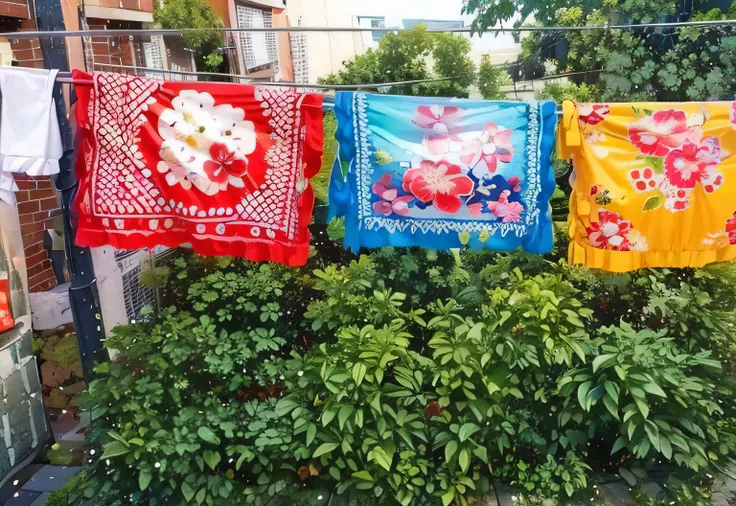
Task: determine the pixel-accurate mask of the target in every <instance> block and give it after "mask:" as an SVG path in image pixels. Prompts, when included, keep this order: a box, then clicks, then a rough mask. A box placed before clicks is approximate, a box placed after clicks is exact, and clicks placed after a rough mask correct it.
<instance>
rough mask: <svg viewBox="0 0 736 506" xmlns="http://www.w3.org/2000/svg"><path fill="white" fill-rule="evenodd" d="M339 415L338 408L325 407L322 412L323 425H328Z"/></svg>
mask: <svg viewBox="0 0 736 506" xmlns="http://www.w3.org/2000/svg"><path fill="white" fill-rule="evenodd" d="M336 415H337V410H335V409H332V408H330V409H325V410H324V411H323V412H322V426H323V427H327V424H329V423H330V422H331V421H332V420H333V419H334V418H335V416H336Z"/></svg>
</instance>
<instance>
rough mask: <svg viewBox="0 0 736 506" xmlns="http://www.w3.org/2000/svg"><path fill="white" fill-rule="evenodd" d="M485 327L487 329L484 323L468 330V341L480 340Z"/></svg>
mask: <svg viewBox="0 0 736 506" xmlns="http://www.w3.org/2000/svg"><path fill="white" fill-rule="evenodd" d="M484 327H485V324H484V323H483V322H480V323H476V324H475V325H473V326H472V327H471V328H470V330H468V335H467V336H466V337H467V338H468V339H473V340H478V339H480V338H481V336H482V332H483V328H484Z"/></svg>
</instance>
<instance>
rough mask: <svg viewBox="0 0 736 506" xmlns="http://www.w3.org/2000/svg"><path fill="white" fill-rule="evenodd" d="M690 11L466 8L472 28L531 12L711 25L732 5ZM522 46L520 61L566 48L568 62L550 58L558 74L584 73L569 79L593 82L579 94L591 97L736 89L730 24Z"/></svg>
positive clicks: (573, 22) (545, 16)
mask: <svg viewBox="0 0 736 506" xmlns="http://www.w3.org/2000/svg"><path fill="white" fill-rule="evenodd" d="M694 7H695V9H694V11H693V12H692V13H683V12H681V11H680V2H678V1H676V0H595V1H589V0H572V1H564V2H557V1H553V2H539V1H537V0H532V1H523V0H502V1H500V2H496V1H491V0H468V1H467V2H466V6H465V8H466V10H467V11H468V12H471V13H475V14H476V15H477V18H476V20H475V25H474V26H475V28H476V29H478V30H482V29H484V28H487V27H489V26H492V25H493V24H495V23H497V22H500V21H504V20H508V19H511V17H512V16H513V13H517V12H518V13H521V16H522V19H525V18H526V17H528V16H530V15H534V16H535V17H536V19H537V20H538V21H540V22H541V23H542V24H543V25H547V26H552V25H559V26H607V25H617V24H636V23H651V22H656V21H662V20H666V19H668V17H671V16H675V15H677V16H678V17H682V16H683V15H688V16H689V18H688V19H687V20H688V21H708V20H710V21H712V20H719V19H726V18H729V19H730V18H731V17H732V16H733V15H734V13H735V12H736V9H735V8H734V6H733V5H732V6H731V8H729V9H728V11H727V12H726V13H724V12H723V11H722V10H721V9H718V8H713V9H710V8H707V7H706V5H705V3H703V2H695V3H694ZM524 42H526V46H525V51H524V52H523V54H522V58H523V60H524V61H531V60H533V59H535V58H536V59H540V58H550V57H551V56H550V54H549V49H551V48H552V47H554V46H555V45H557V44H559V43H566V44H567V45H568V47H569V50H568V52H567V55H566V58H565V59H564V60H563V61H555V60H554V59H553V61H555V62H556V63H557V71H558V72H585V74H582V75H581V76H579V77H576V78H574V80H575V82H576V83H578V84H579V83H581V82H583V83H586V84H588V85H597V86H596V87H595V88H588V89H586V90H582V91H586V92H588V91H591V90H592V89H594V90H597V91H598V92H599V94H598V96H597V97H595V98H596V99H597V100H604V101H610V100H628V101H636V100H659V101H665V100H670V101H689V100H719V99H726V98H730V96H731V95H732V93H733V90H734V89H735V88H736V51H734V50H735V49H736V30H734V29H733V28H732V27H728V26H713V27H683V28H675V29H673V28H665V29H660V28H647V29H636V30H605V29H601V30H583V31H570V32H565V34H564V36H562V38H561V39H560V35H559V34H552V35H543V36H530V37H528V38H527V39H525V41H524ZM568 91H574V90H573V89H571V90H568ZM580 99H584V98H583V97H580Z"/></svg>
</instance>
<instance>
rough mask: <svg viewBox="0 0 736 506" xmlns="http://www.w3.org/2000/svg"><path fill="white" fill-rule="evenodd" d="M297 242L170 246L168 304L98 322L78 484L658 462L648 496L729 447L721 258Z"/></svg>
mask: <svg viewBox="0 0 736 506" xmlns="http://www.w3.org/2000/svg"><path fill="white" fill-rule="evenodd" d="M334 228H335V227H332V229H331V231H332V232H334V231H335V230H334ZM562 250H564V245H563V246H562V247H561V248H560V250H558V251H560V253H561V251H562ZM311 262H312V263H311V265H310V267H309V268H305V269H286V268H283V267H280V266H276V265H271V264H264V265H256V264H251V263H248V262H244V261H241V260H234V259H205V258H201V257H196V256H193V257H189V258H180V259H177V260H176V261H174V262H173V263H172V264H171V265H170V266H168V267H169V281H168V283H167V285H166V287H165V288H164V289H163V290H162V292H163V293H164V295H165V296H164V298H165V299H168V300H172V301H177V302H176V305H177V307H176V308H173V307H172V308H169V309H165V310H162V311H160V312H159V313H150V314H148V315H147V321H145V322H143V323H139V324H136V325H130V326H126V327H121V328H118V329H116V331H115V335H114V336H113V338H111V339H110V340H109V341H108V342H107V343H106V346H108V347H111V348H116V349H119V350H121V351H122V352H123V359H122V360H121V361H120V362H117V363H111V364H102V365H100V366H99V367H98V371H99V374H100V379H98V380H97V381H95V382H93V383H92V384H91V385H90V392H89V399H88V405H90V406H94V414H95V418H96V422H95V428H94V431H93V435H92V438H91V440H92V445H93V448H91V449H94V450H95V453H94V455H92V454H91V452H90V458H91V460H92V461H93V464H92V465H91V466H89V469H88V472H89V476H90V480H88V482H87V484H86V490H85V492H86V494H87V496H88V497H95V498H96V499H97V500H98V501H99V502H100V503H102V504H110V505H118V504H123V503H124V502H125V503H127V502H128V500H132V501H133V502H134V503H137V504H150V505H154V506H155V505H157V504H163V503H175V504H197V505H201V504H207V505H212V506H216V505H226V504H241V503H257V504H277V503H278V501H282V502H283V503H284V504H315V503H319V501H321V500H325V501H326V500H328V498H332V499H331V500H333V501H337V500H338V499H337V498H338V497H339V498H344V500H345V501H346V503H350V504H357V503H367V502H371V503H372V504H376V503H377V504H397V503H398V504H402V505H409V504H438V505H439V504H443V505H445V506H447V505H449V504H451V503H453V504H458V505H465V504H469V503H468V501H470V498H471V497H472V496H474V495H482V494H484V493H487V492H488V491H489V490H490V488H491V482H492V480H499V479H500V480H503V481H505V482H507V483H509V484H511V485H512V486H515V487H517V488H519V489H520V491H521V492H522V495H523V497H524V500H525V501H526V503H527V504H545V505H547V504H557V503H559V504H564V503H565V501H566V500H568V499H569V498H573V499H576V500H577V499H581V500H586V501H588V500H590V499H593V498H594V497H595V491H594V489H593V486H594V485H595V484H596V482H598V481H599V480H601V479H604V480H606V479H611V477H612V476H617V475H621V476H623V477H624V478H625V479H626V480H627V481H629V482H630V483H631V484H632V486H636V485H637V484H640V483H643V482H645V481H647V480H649V479H658V480H660V481H661V478H659V477H660V476H661V475H662V474H663V473H664V474H665V475H668V476H669V481H668V487H666V488H664V492H663V497H661V498H660V499H661V500H666V501H667V502H670V501H672V500H678V501H683V502H682V504H693V505H698V506H700V505H701V504H705V502H704V501H705V499H704V497H706V495H707V490H708V487H709V485H710V481H711V478H710V477H712V476H713V475H715V474H718V473H719V472H720V471H721V470H722V469H725V468H726V467H727V466H728V465H729V464H730V463H731V462H732V461H733V455H732V452H733V448H736V423H735V422H733V420H734V419H736V406H735V405H734V401H733V400H732V399H734V392H736V388H734V384H733V380H732V379H731V374H732V372H733V364H734V362H733V358H734V344H733V339H732V337H731V329H732V328H733V318H734V309H733V308H736V305H735V304H734V302H736V300H734V299H735V297H734V295H735V294H734V290H733V286H734V284H733V269H732V267H731V266H716V267H712V268H708V269H703V270H699V271H690V270H680V271H672V270H666V269H663V270H657V271H650V270H644V271H639V272H636V273H630V274H624V275H613V274H603V273H593V272H591V271H589V270H587V269H583V268H577V267H570V266H568V265H567V264H566V262H565V261H564V260H562V259H560V258H558V257H556V256H554V255H553V256H550V257H548V258H546V259H545V258H541V257H538V256H530V255H525V254H522V253H505V254H499V253H490V252H470V251H461V252H433V251H425V250H397V249H393V248H385V249H383V250H380V251H375V252H372V253H371V254H370V255H363V256H360V257H356V258H353V259H352V260H348V261H341V262H339V263H337V264H329V263H328V264H322V263H320V261H319V259H318V258H317V257H314V258H313V259H312V260H311ZM96 457H99V458H96ZM320 498H321V499H320ZM273 501H277V502H273ZM652 504H654V503H652Z"/></svg>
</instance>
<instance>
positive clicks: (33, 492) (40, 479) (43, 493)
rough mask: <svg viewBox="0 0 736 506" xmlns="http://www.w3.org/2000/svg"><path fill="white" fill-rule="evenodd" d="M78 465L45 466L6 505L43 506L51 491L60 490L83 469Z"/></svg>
mask: <svg viewBox="0 0 736 506" xmlns="http://www.w3.org/2000/svg"><path fill="white" fill-rule="evenodd" d="M81 469H82V468H81V467H76V466H43V467H42V468H41V469H39V470H38V471H37V472H36V474H34V475H33V476H32V477H31V479H30V480H28V481H27V482H25V483H24V484H23V485H21V487H20V489H19V490H18V491H17V492H16V493H15V495H14V496H13V497H12V498H11V499H10V501H8V502H6V503H5V506H43V505H44V504H45V503H46V499H47V498H48V495H49V492H53V491H54V490H58V489H60V488H61V487H63V486H64V484H65V483H66V482H67V481H69V480H70V479H71V478H72V476H74V475H75V474H77V473H78V472H79V471H81Z"/></svg>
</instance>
